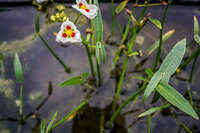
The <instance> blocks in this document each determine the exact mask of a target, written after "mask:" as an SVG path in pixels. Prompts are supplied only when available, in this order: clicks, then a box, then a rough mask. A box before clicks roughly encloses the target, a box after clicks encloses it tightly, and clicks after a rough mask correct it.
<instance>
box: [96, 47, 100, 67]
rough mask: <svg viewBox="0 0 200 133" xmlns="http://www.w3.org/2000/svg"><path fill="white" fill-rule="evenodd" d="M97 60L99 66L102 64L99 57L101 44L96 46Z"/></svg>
mask: <svg viewBox="0 0 200 133" xmlns="http://www.w3.org/2000/svg"><path fill="white" fill-rule="evenodd" d="M96 59H97V62H98V64H100V55H99V43H97V45H96Z"/></svg>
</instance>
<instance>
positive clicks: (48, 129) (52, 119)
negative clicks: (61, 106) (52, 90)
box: [46, 112, 58, 133]
mask: <svg viewBox="0 0 200 133" xmlns="http://www.w3.org/2000/svg"><path fill="white" fill-rule="evenodd" d="M57 114H58V112H56V113H54V115H53V117H52V118H51V121H50V122H49V124H48V127H47V130H46V133H48V132H49V131H50V130H51V127H52V125H53V123H54V121H55V120H56V116H57Z"/></svg>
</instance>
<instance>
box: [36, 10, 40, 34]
mask: <svg viewBox="0 0 200 133" xmlns="http://www.w3.org/2000/svg"><path fill="white" fill-rule="evenodd" d="M35 32H36V33H39V32H40V12H38V13H37V17H36V21H35Z"/></svg>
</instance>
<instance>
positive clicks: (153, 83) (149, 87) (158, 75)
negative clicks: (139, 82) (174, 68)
mask: <svg viewBox="0 0 200 133" xmlns="http://www.w3.org/2000/svg"><path fill="white" fill-rule="evenodd" d="M161 78H162V73H161V72H160V71H158V72H156V73H155V74H154V75H153V77H152V78H151V80H150V81H149V83H148V85H147V88H146V89H145V91H144V97H143V100H144V101H145V100H146V99H147V98H148V97H149V96H150V94H151V93H152V92H153V90H154V89H155V88H156V86H157V85H158V83H159V82H160V80H161Z"/></svg>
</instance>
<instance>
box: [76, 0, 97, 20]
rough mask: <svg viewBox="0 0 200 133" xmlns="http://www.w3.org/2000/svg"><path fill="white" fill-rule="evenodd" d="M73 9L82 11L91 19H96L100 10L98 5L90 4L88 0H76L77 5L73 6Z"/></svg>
mask: <svg viewBox="0 0 200 133" xmlns="http://www.w3.org/2000/svg"><path fill="white" fill-rule="evenodd" d="M72 7H73V8H75V9H76V10H78V11H80V12H81V13H82V14H83V15H85V16H87V17H88V18H89V19H94V18H95V17H96V16H97V12H98V8H97V6H96V5H92V4H88V3H87V2H86V0H76V5H72Z"/></svg>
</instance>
